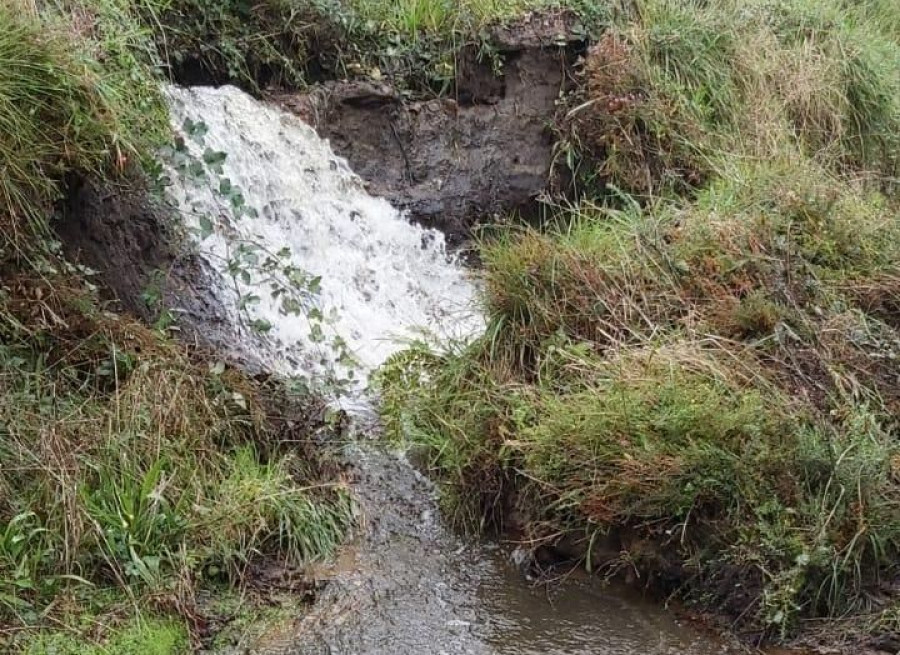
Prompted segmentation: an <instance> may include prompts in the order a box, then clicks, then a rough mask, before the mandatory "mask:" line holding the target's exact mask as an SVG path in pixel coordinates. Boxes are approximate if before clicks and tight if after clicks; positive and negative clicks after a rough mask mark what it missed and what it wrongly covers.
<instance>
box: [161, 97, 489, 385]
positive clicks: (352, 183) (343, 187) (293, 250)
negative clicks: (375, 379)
mask: <svg viewBox="0 0 900 655" xmlns="http://www.w3.org/2000/svg"><path fill="white" fill-rule="evenodd" d="M167 95H168V97H169V99H170V105H171V114H172V124H173V127H174V128H175V130H176V131H177V132H180V133H182V134H183V135H184V141H185V143H186V147H187V150H188V151H189V152H190V153H191V155H192V157H193V158H194V160H195V161H196V160H202V159H203V155H204V152H207V153H210V152H219V151H221V152H224V153H225V154H226V158H225V160H224V162H222V163H221V171H220V172H216V173H214V172H211V171H209V170H207V174H206V175H205V176H204V177H203V179H196V178H194V177H192V176H184V175H177V174H175V172H174V169H172V170H171V171H170V172H171V173H172V174H171V177H172V180H173V184H172V186H171V187H170V191H169V193H170V195H171V196H172V198H173V199H175V200H176V201H177V202H178V204H179V206H180V207H181V208H182V209H183V210H184V211H183V212H182V213H183V215H184V216H185V222H186V224H187V226H188V227H189V228H192V231H193V232H194V233H197V232H198V231H199V230H200V227H201V225H204V226H205V227H206V228H207V230H206V231H208V228H209V227H210V224H211V226H212V233H211V234H209V235H208V236H205V238H200V236H197V245H198V248H199V250H200V252H201V255H202V256H203V257H204V258H205V259H206V260H207V261H208V262H209V263H210V265H211V267H212V268H213V269H214V270H216V271H218V272H219V273H218V274H219V275H220V279H219V280H218V288H217V289H215V290H214V292H215V295H216V296H217V299H218V300H219V301H220V302H222V303H223V304H224V305H225V306H226V307H228V308H229V311H231V312H232V313H233V316H232V318H233V319H234V320H235V322H238V321H241V320H242V321H243V323H244V324H246V323H247V319H248V318H249V320H254V319H259V320H263V321H266V322H268V323H269V324H271V326H272V329H271V330H270V331H269V333H268V335H267V336H266V337H264V338H259V337H255V336H254V337H252V339H250V340H251V341H253V343H254V344H255V345H254V346H253V347H254V348H256V349H257V351H258V352H257V353H256V354H257V355H258V356H259V357H260V358H261V359H262V360H263V361H265V362H266V363H267V364H268V365H269V366H271V367H272V368H273V369H274V370H276V371H278V372H281V373H285V374H289V375H305V376H310V377H314V376H316V375H322V374H323V373H324V372H326V371H334V370H341V371H343V372H346V370H345V369H344V367H343V366H342V365H341V364H340V363H338V362H337V351H336V350H335V349H334V348H332V347H331V346H330V345H329V344H330V343H332V342H333V338H334V337H335V336H339V337H340V338H342V339H343V340H344V341H345V342H346V344H347V348H348V349H349V350H350V352H351V353H352V355H353V357H355V358H356V360H357V361H358V364H357V365H354V366H353V368H354V369H356V373H357V377H358V381H357V382H356V383H355V385H353V386H354V387H355V388H356V389H357V391H358V390H359V389H362V388H363V387H364V385H365V380H366V376H367V375H368V373H369V372H371V371H372V369H373V368H375V367H377V366H378V365H380V364H381V363H383V362H384V361H385V359H386V358H387V357H388V356H390V355H391V354H392V353H394V352H396V351H397V350H398V349H399V348H401V347H402V346H403V343H404V342H405V341H408V340H409V339H410V338H414V337H416V336H417V335H419V334H420V331H422V330H424V331H425V332H427V333H428V334H431V335H433V336H435V337H438V338H441V339H447V338H453V339H459V338H465V337H467V336H470V335H473V334H475V333H477V332H478V331H479V330H480V329H481V327H482V322H483V321H482V318H481V315H480V313H479V312H478V311H477V310H476V308H475V307H474V306H473V298H474V296H475V293H474V292H475V287H474V283H473V281H472V280H471V279H470V275H469V274H468V273H467V272H466V271H465V270H464V269H463V267H461V266H460V265H459V264H458V262H456V261H455V260H454V258H453V257H451V256H449V255H448V254H447V251H446V248H445V242H444V237H443V235H442V234H441V233H440V232H437V231H435V230H427V229H423V228H422V227H420V226H418V225H414V224H411V223H410V222H409V221H408V220H407V219H406V218H405V217H404V216H403V215H402V214H401V213H400V212H398V211H397V210H396V209H395V208H393V207H392V206H391V205H390V204H389V203H388V202H387V201H385V200H383V199H379V198H374V197H372V196H370V195H369V194H368V193H366V191H365V189H364V187H363V183H362V181H361V180H360V179H359V178H358V177H357V176H356V175H355V174H354V173H353V172H352V171H351V170H350V168H349V166H348V164H347V162H346V161H345V160H344V159H342V158H340V157H338V156H336V155H335V154H334V152H332V150H331V148H330V146H329V144H328V143H327V141H324V140H322V139H320V138H319V137H318V135H317V134H316V132H315V131H314V130H313V129H312V128H311V127H310V126H308V125H306V124H305V123H303V122H302V121H301V120H300V119H298V118H297V117H295V116H293V115H290V114H287V113H285V112H282V111H279V110H277V109H275V108H273V107H269V106H266V105H264V104H262V103H260V102H258V101H256V100H254V99H253V98H251V97H250V96H248V95H246V94H245V93H243V92H241V91H239V90H238V89H235V88H233V87H222V88H218V89H213V88H192V89H182V88H177V87H172V88H170V89H168V93H167ZM186 119H189V120H190V121H193V122H194V123H198V122H201V121H202V123H204V124H205V126H206V129H205V134H202V135H201V136H199V137H198V135H197V134H193V135H192V134H185V129H184V126H185V121H186ZM200 131H201V132H203V131H204V130H200ZM208 168H209V167H207V169H208ZM222 178H227V179H228V180H229V181H230V184H231V185H232V187H234V188H239V189H240V191H241V192H242V194H243V196H244V198H245V201H246V206H247V207H251V208H253V210H255V213H256V217H255V218H254V217H251V216H248V215H246V213H245V214H244V215H241V214H240V213H239V212H238V213H236V212H235V211H233V208H232V206H231V204H230V202H229V200H228V199H227V198H226V197H224V196H223V194H222V192H221V191H220V190H219V187H220V184H221V180H222ZM251 213H253V212H251ZM204 217H205V218H204ZM207 221H208V222H207ZM248 243H252V244H254V245H252V246H251V247H249V248H248V249H247V250H248V251H249V252H254V253H256V256H257V257H259V258H260V259H264V258H265V256H266V255H265V253H277V252H278V251H281V250H282V249H283V248H285V247H287V248H289V249H290V255H289V259H290V263H291V264H292V265H294V266H297V267H299V268H301V269H303V270H304V271H306V272H308V273H309V274H310V275H311V276H318V277H321V282H320V290H319V292H318V293H317V294H316V298H315V300H314V303H315V305H316V306H317V308H318V309H319V311H321V313H322V314H323V315H324V316H325V317H330V318H329V319H328V320H327V321H326V323H325V324H324V328H325V329H324V332H325V334H324V338H325V343H323V342H322V337H321V336H320V337H316V336H314V334H313V331H314V330H315V329H316V328H314V324H316V323H317V321H315V320H314V321H310V320H309V319H308V317H306V316H297V315H292V314H287V313H285V312H284V311H282V302H281V299H276V298H273V297H272V294H271V289H270V288H269V284H268V283H267V281H266V279H265V278H266V276H265V274H264V273H262V272H261V271H259V270H255V269H254V267H253V266H251V267H250V269H251V279H250V280H249V283H248V281H247V279H246V278H243V279H241V276H237V278H236V277H235V276H234V275H231V274H229V273H228V272H226V270H225V269H226V266H225V262H227V261H228V260H229V259H230V258H233V256H234V254H235V253H236V252H238V249H239V248H240V246H241V244H248ZM257 266H258V265H257ZM248 294H254V295H256V296H258V297H259V300H258V301H255V304H253V305H251V306H248V307H246V308H245V309H244V310H241V309H239V303H240V298H241V297H242V296H243V297H246V296H247V295H248ZM242 317H243V318H242ZM243 333H244V334H248V333H249V331H248V330H246V329H245V330H243ZM244 347H247V344H244Z"/></svg>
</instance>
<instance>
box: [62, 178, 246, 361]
mask: <svg viewBox="0 0 900 655" xmlns="http://www.w3.org/2000/svg"><path fill="white" fill-rule="evenodd" d="M173 212H174V210H173V209H171V208H170V207H167V206H166V205H165V204H164V203H163V202H161V201H159V200H156V199H155V198H154V197H153V196H152V194H151V193H150V192H149V190H148V189H147V186H146V182H144V181H140V180H139V181H134V180H132V181H129V182H123V183H122V184H121V185H113V184H111V183H103V184H100V183H97V182H93V181H90V180H83V179H73V180H71V181H70V183H69V185H68V193H67V196H66V198H65V200H64V202H63V203H62V204H61V206H60V208H59V212H58V218H57V221H56V222H55V223H54V227H55V229H56V233H57V235H58V236H59V238H60V241H61V242H62V245H63V249H64V251H65V253H66V255H67V256H68V257H69V258H70V259H72V260H73V261H77V262H79V263H81V264H84V265H86V266H88V267H90V268H91V269H93V270H94V271H96V272H97V280H98V281H99V282H100V285H101V288H102V289H103V291H104V292H106V293H107V295H108V296H109V297H110V299H112V300H115V301H116V302H118V303H119V305H120V306H121V307H122V308H123V309H125V310H127V311H128V312H130V313H132V314H134V315H135V316H137V317H139V318H141V319H142V320H144V321H145V322H148V323H152V322H155V321H157V320H158V319H159V318H160V316H161V313H162V312H170V313H171V316H172V318H173V319H175V321H176V322H177V325H178V326H179V328H180V329H181V333H182V338H183V339H184V340H185V341H189V342H193V343H195V344H197V345H200V346H204V347H209V348H211V349H220V347H222V346H224V345H226V344H228V343H229V340H230V339H232V338H233V333H234V330H233V327H232V326H231V325H230V324H229V322H228V320H227V316H226V312H225V311H224V309H223V308H222V307H221V306H220V305H219V304H218V303H217V302H216V300H215V298H214V296H213V294H212V293H211V292H210V289H209V284H210V278H209V277H208V271H207V268H206V264H205V263H204V262H203V261H202V260H201V259H200V258H199V257H197V256H196V255H195V254H194V253H193V252H192V250H191V249H190V248H188V247H186V246H185V242H184V237H183V235H182V234H180V232H179V229H180V228H179V225H180V221H179V220H178V217H177V216H175V215H174V213H173Z"/></svg>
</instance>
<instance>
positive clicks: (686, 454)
mask: <svg viewBox="0 0 900 655" xmlns="http://www.w3.org/2000/svg"><path fill="white" fill-rule="evenodd" d="M897 17H898V12H897V10H896V9H895V8H893V7H888V6H887V5H886V4H885V3H880V2H859V3H844V2H838V1H834V2H808V1H806V0H776V1H775V2H771V1H763V0H760V1H758V2H756V1H755V2H750V3H747V2H721V3H694V2H689V1H687V0H641V1H640V2H636V3H631V7H629V9H628V10H623V11H620V12H618V13H617V14H616V15H615V16H614V17H613V24H612V27H611V28H610V29H609V30H608V31H607V32H606V33H605V34H604V36H602V37H601V38H600V39H599V40H598V41H597V42H596V43H595V44H594V45H593V46H592V48H591V50H590V52H589V54H588V57H587V60H586V63H585V66H584V82H583V84H582V85H581V87H580V88H579V89H578V90H577V91H576V92H575V94H574V95H573V97H572V98H571V102H570V105H569V109H568V111H567V116H566V119H565V121H564V122H563V124H562V125H561V126H560V127H561V134H562V135H563V139H562V140H561V142H560V146H559V147H560V149H561V150H560V152H561V155H565V160H566V161H568V162H569V163H570V164H571V165H572V167H573V168H575V169H576V173H577V175H576V178H575V182H576V184H577V190H578V191H579V193H580V194H581V200H580V202H579V203H578V204H577V205H576V206H574V207H570V208H568V209H565V210H560V211H558V212H557V215H556V217H555V219H554V220H553V221H551V222H550V223H549V224H547V225H545V226H544V227H543V228H541V229H534V228H521V229H518V228H515V227H513V228H509V229H508V230H507V231H506V232H505V233H504V234H501V235H500V236H493V237H491V238H490V239H489V240H486V241H484V242H483V243H482V244H481V256H482V259H483V262H484V271H483V275H484V303H485V306H486V309H487V312H488V319H489V322H488V328H487V331H486V334H485V335H484V336H483V337H481V338H479V339H478V340H476V341H475V342H474V343H471V344H468V345H451V347H450V350H449V352H446V353H445V354H437V353H435V352H432V351H431V350H430V349H429V348H427V347H426V346H424V345H420V346H416V347H415V348H413V349H411V350H409V351H407V352H405V353H402V354H401V355H398V356H397V357H395V358H394V360H393V361H391V362H390V363H389V364H388V365H387V366H386V367H385V368H384V369H383V371H382V373H381V376H380V386H381V392H382V395H383V407H382V409H383V415H384V418H385V422H386V428H387V431H388V434H389V435H390V436H391V437H392V438H394V439H398V440H402V441H405V442H412V443H415V444H417V445H418V447H420V448H423V450H424V452H425V453H426V455H427V457H428V461H429V462H430V464H431V467H432V470H433V471H434V473H435V475H436V476H438V477H439V478H440V479H441V480H442V481H443V489H444V492H445V494H444V496H445V499H446V505H447V507H448V508H449V509H450V512H451V513H452V515H453V516H455V517H456V518H457V520H458V521H459V523H460V524H462V525H464V526H467V527H470V528H474V529H486V528H500V527H503V525H504V522H505V520H506V519H507V517H509V516H511V515H512V516H515V517H516V524H517V525H516V526H514V527H516V528H517V529H521V530H523V531H524V535H523V537H524V539H525V540H526V541H530V543H532V544H533V546H534V547H535V548H537V547H539V546H541V545H545V544H556V543H559V542H564V543H566V544H569V547H571V544H575V545H576V546H577V547H579V548H580V549H581V551H582V552H583V553H584V554H585V557H586V563H587V564H588V566H589V567H591V568H598V569H601V570H603V571H604V572H607V573H610V574H615V573H616V572H618V571H621V570H623V569H627V570H634V571H636V572H637V573H638V575H639V577H640V578H642V579H644V580H647V581H648V584H653V585H656V586H657V587H659V588H662V589H664V590H668V591H675V592H677V593H678V594H679V595H681V596H682V597H683V598H686V599H690V600H693V601H696V602H698V603H700V604H701V605H703V606H705V607H710V608H714V609H715V610H717V611H721V610H722V608H724V609H725V611H726V612H727V613H729V614H730V615H732V616H733V617H734V618H735V619H736V621H737V625H738V626H739V627H741V628H746V629H750V630H754V631H759V630H761V631H763V632H764V633H765V634H767V635H768V636H769V637H771V638H779V637H780V638H785V637H788V636H790V635H795V634H797V633H798V632H800V633H802V628H803V626H804V625H805V624H804V620H805V619H810V618H816V619H821V618H829V617H830V618H837V617H841V618H842V619H843V622H842V623H840V624H839V625H840V626H841V628H840V629H841V630H843V631H844V634H847V631H851V628H853V629H856V628H858V627H859V626H861V625H863V624H864V625H865V626H866V629H874V630H878V629H882V628H884V627H885V626H888V628H890V627H891V626H893V625H895V623H894V622H892V619H891V617H893V616H895V615H896V609H895V608H896V607H897V605H898V600H897V599H895V598H893V597H892V596H891V595H890V594H886V592H884V589H885V583H886V582H887V581H892V580H895V579H896V577H897V575H898V574H900V570H898V567H897V561H898V556H900V486H898V477H897V476H898V471H897V465H898V462H900V458H898V455H900V452H898V441H897V433H896V430H897V420H898V418H900V404H898V400H900V395H898V387H897V377H896V363H895V362H896V357H897V356H898V352H900V351H898V347H900V331H898V328H900V323H898V316H897V304H896V300H895V298H896V294H897V287H896V283H897V280H898V279H900V252H898V250H897V245H896V244H897V243H898V236H900V235H898V231H900V222H898V220H897V211H898V200H900V198H898V197H897V185H896V181H897V174H898V159H897V153H898V152H900V150H898V147H897V146H898V143H897V135H898V134H900V41H898V34H897V32H896V26H897ZM847 617H856V618H854V619H852V620H848V619H847ZM816 625H817V626H818V627H819V628H821V627H822V625H823V624H822V623H821V622H819V623H816ZM873 626H876V627H874V628H873ZM879 626H880V627H879Z"/></svg>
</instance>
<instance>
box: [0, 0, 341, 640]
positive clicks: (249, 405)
mask: <svg viewBox="0 0 900 655" xmlns="http://www.w3.org/2000/svg"><path fill="white" fill-rule="evenodd" d="M38 9H39V10H38ZM134 9H135V8H134V7H133V6H132V4H131V3H126V2H119V1H118V0H97V1H96V2H91V3H90V4H88V3H82V2H78V1H75V0H73V1H72V2H62V1H60V2H59V3H55V2H53V3H46V5H42V6H41V7H40V8H36V7H34V6H33V5H31V4H29V3H25V2H22V3H16V4H12V5H11V4H10V3H6V4H4V5H3V6H2V7H0V170H2V171H3V175H2V176H0V231H2V241H0V270H2V271H3V277H2V281H0V344H2V345H0V461H2V463H3V465H2V467H0V624H2V625H3V627H4V630H3V636H2V638H0V644H2V647H3V649H4V651H7V650H21V651H23V652H26V653H35V654H37V653H73V654H74V653H78V654H82V653H85V654H86V653H92V654H93V653H101V652H103V653H105V652H115V653H131V652H133V653H152V652H159V653H178V652H187V650H188V647H189V645H190V644H189V642H190V641H191V639H193V638H196V637H197V627H198V625H199V623H200V618H201V613H200V610H199V609H198V607H197V602H196V592H197V591H198V590H199V589H203V588H210V589H228V588H229V587H234V586H237V585H240V584H241V583H242V581H243V580H244V579H245V578H246V577H247V576H249V575H250V571H251V569H252V567H253V565H254V564H256V563H257V562H258V561H259V560H261V559H263V558H266V559H267V560H268V561H270V562H277V563H278V564H279V565H281V566H284V567H286V568H296V567H300V566H302V565H304V564H306V563H308V562H310V561H313V560H317V559H321V558H324V557H327V556H329V555H330V554H331V553H332V552H333V550H334V549H335V548H336V547H337V545H338V544H339V543H340V542H341V541H342V540H343V538H344V535H345V533H346V531H347V529H348V528H349V527H350V525H351V522H352V520H353V519H352V517H353V512H352V506H351V502H350V499H349V495H348V493H347V491H346V490H345V489H344V488H343V486H342V485H341V484H340V483H338V482H337V481H336V478H337V474H336V471H335V470H334V468H333V467H329V466H328V465H327V462H325V461H324V459H323V458H322V457H321V456H320V455H318V454H316V453H314V452H312V451H311V450H304V449H297V448H296V447H292V448H288V447H286V446H285V445H283V440H284V439H285V438H287V439H290V440H292V441H296V439H297V437H298V435H297V434H295V433H293V434H284V433H283V431H284V428H282V427H280V426H279V425H277V422H276V421H275V420H274V419H275V418H276V414H278V413H280V412H282V411H287V409H289V408H290V404H291V403H292V404H293V405H300V406H298V407H297V408H296V409H297V410H298V411H300V412H303V413H304V414H308V413H311V412H312V410H315V409H316V408H315V406H314V401H313V400H312V399H290V398H288V397H286V394H285V392H284V390H282V389H280V388H279V383H277V382H272V383H269V384H267V385H262V384H260V383H256V382H252V381H250V380H248V379H247V378H246V377H244V376H243V375H242V374H240V373H239V372H237V371H234V370H231V369H229V368H227V367H226V366H225V365H224V364H222V363H213V364H212V365H211V364H210V363H208V362H204V361H202V359H200V358H199V357H198V356H197V355H196V354H194V353H191V352H189V351H187V350H186V349H185V348H184V347H182V346H180V345H178V344H176V343H173V342H171V341H170V340H169V338H168V337H167V336H166V335H164V334H162V333H160V332H157V331H154V330H151V329H150V328H148V327H146V326H143V325H140V324H138V323H136V322H135V321H133V320H131V319H129V318H127V317H123V316H119V315H117V314H115V313H113V312H111V311H109V309H108V308H107V307H106V306H105V305H104V303H103V302H102V301H101V300H100V298H99V294H98V292H97V290H96V289H95V288H94V285H93V284H92V282H91V279H90V272H89V271H87V270H85V269H83V268H81V267H78V266H76V265H74V264H72V263H71V262H69V261H67V260H66V259H65V258H64V257H63V256H62V255H61V254H60V247H59V244H58V243H56V242H55V241H54V239H53V236H52V231H51V230H50V227H51V225H50V216H51V214H52V209H53V205H54V203H55V202H56V201H57V200H59V199H60V198H61V197H62V196H63V195H64V194H65V191H66V182H67V180H68V179H69V178H70V177H71V176H77V177H93V178H105V179H109V180H114V181H115V182H116V183H117V184H120V185H124V186H127V185H128V184H130V180H133V179H134V178H135V177H139V170H140V167H141V165H142V163H143V162H144V161H145V160H146V159H147V158H148V157H150V156H152V154H153V149H154V148H155V147H156V146H157V145H158V144H160V143H161V142H162V141H163V140H164V139H165V138H167V122H168V118H167V112H166V111H165V109H164V105H163V104H162V102H161V98H160V95H159V87H158V80H157V77H156V75H155V72H154V70H153V66H154V62H155V58H156V55H155V50H154V47H153V45H152V41H151V40H150V35H149V33H148V32H146V31H144V30H143V29H142V28H141V27H140V22H139V16H138V14H137V13H136V12H135V11H134ZM297 430H302V428H299V427H298V428H297ZM154 617H163V618H154ZM51 626H53V628H52V629H51ZM188 633H190V636H189V635H188Z"/></svg>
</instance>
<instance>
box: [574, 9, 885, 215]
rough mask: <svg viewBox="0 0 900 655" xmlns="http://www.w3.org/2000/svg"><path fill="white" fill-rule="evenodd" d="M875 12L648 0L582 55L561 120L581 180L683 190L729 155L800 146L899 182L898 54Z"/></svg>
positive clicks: (717, 171)
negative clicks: (576, 86) (576, 89)
mask: <svg viewBox="0 0 900 655" xmlns="http://www.w3.org/2000/svg"><path fill="white" fill-rule="evenodd" d="M892 13H893V12H890V11H888V10H886V9H885V7H884V6H883V5H881V4H880V3H872V2H863V3H854V4H853V5H852V6H851V5H848V4H847V3H843V2H840V1H839V0H828V1H826V2H807V1H806V0H780V1H778V2H751V3H743V2H724V3H716V4H715V5H704V6H696V5H695V4H693V3H690V2H670V1H666V0H662V1H646V2H640V3H636V5H635V8H634V9H633V10H632V11H631V12H630V13H625V14H624V15H620V16H618V17H617V18H616V19H615V20H614V26H613V28H612V29H611V30H609V31H608V32H607V33H606V34H604V36H603V37H602V38H601V39H600V40H599V41H598V42H597V43H596V44H595V45H594V46H593V48H592V51H591V52H592V54H591V55H590V56H589V57H588V61H587V64H586V66H585V71H584V72H585V83H584V85H583V87H582V90H581V91H580V93H579V97H578V98H577V99H575V100H574V101H573V105H574V107H573V108H572V110H571V111H570V112H569V116H568V121H569V123H568V128H569V130H570V134H571V137H570V144H569V145H570V146H571V147H573V148H575V149H577V150H578V151H579V152H580V153H582V154H583V155H584V162H585V168H584V175H582V176H581V178H582V182H584V183H585V184H588V185H592V184H593V185H596V184H597V183H599V184H601V185H602V184H612V185H614V186H616V187H617V188H619V189H622V190H626V191H628V192H630V193H632V194H635V195H638V196H644V197H646V196H655V195H666V194H667V193H687V192H690V190H691V189H692V188H697V187H699V186H702V185H703V184H704V183H705V182H706V181H708V180H709V179H711V178H713V177H717V176H723V175H727V174H728V170H727V169H728V167H729V166H731V165H732V163H733V161H734V159H735V158H740V159H745V160H746V159H767V158H771V157H780V156H782V154H783V153H784V152H785V151H789V152H793V151H795V150H800V151H802V152H803V153H804V155H806V156H809V157H811V158H813V159H815V160H816V161H817V162H819V163H820V164H822V165H823V166H825V167H827V168H829V169H830V170H831V171H834V172H837V173H840V174H845V175H851V174H853V175H858V174H865V175H872V176H877V177H879V178H881V179H883V180H885V181H887V182H888V183H890V184H894V183H895V182H894V180H895V179H896V177H897V174H898V161H897V157H896V153H897V145H898V144H897V141H896V139H897V133H898V131H897V127H898V123H900V88H898V85H900V45H898V42H897V39H896V33H895V32H893V31H892V30H891V28H890V25H891V23H890V21H889V20H885V19H884V16H885V15H886V14H888V15H891V14H892Z"/></svg>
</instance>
